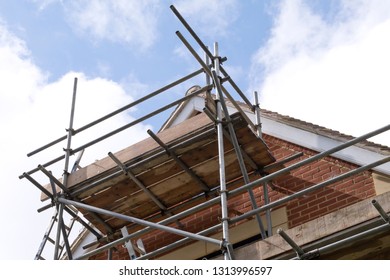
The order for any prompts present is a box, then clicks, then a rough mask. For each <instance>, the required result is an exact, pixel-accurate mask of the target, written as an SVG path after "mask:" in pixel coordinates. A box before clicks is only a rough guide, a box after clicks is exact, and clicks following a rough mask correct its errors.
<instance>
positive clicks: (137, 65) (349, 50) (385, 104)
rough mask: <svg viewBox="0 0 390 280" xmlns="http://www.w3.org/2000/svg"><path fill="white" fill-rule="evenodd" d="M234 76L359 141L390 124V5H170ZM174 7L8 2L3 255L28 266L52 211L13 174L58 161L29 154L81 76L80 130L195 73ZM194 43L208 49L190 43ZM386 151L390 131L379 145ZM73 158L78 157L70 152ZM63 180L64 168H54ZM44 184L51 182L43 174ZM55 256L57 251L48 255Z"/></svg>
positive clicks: (1, 26) (54, 127) (61, 123)
mask: <svg viewBox="0 0 390 280" xmlns="http://www.w3.org/2000/svg"><path fill="white" fill-rule="evenodd" d="M172 3H173V4H174V5H175V6H176V8H177V9H178V10H179V11H180V12H181V13H182V14H183V16H184V17H185V18H186V19H187V21H188V22H189V23H190V24H191V26H192V27H193V28H194V29H195V30H196V32H197V33H198V35H199V36H200V37H201V38H202V40H203V41H204V42H205V44H206V45H209V46H212V45H213V43H214V42H215V41H217V42H218V43H219V47H220V55H221V56H226V57H227V58H228V61H227V62H225V63H224V66H225V68H226V69H227V71H228V73H229V74H230V75H231V77H232V78H233V79H234V80H235V81H236V83H237V84H238V85H239V86H240V88H241V89H242V90H243V91H244V92H245V93H246V94H247V95H248V97H249V98H251V96H252V92H253V91H254V90H257V91H258V92H260V93H261V106H262V107H263V108H266V109H269V110H273V111H277V112H279V113H282V114H285V115H289V116H292V117H295V118H299V119H302V120H305V121H309V122H312V123H315V124H319V125H322V126H326V127H328V128H332V129H335V130H339V131H341V132H344V133H347V134H351V135H354V136H359V135H361V134H364V133H366V132H369V131H371V130H374V129H376V128H379V127H382V126H384V125H386V124H388V123H389V120H390V118H389V113H388V111H389V110H388V108H389V101H390V98H389V92H390V78H389V77H388V75H389V73H390V71H389V70H390V69H389V68H390V51H389V50H390V1H387V0H353V1H352V0H350V1H348V0H339V1H336V0H329V1H320V0H312V1H309V0H307V1H304V0H292V1H270V0H264V1H260V0H248V1H238V0H207V1H206V0H196V1H193V0H178V1H172ZM169 4H170V3H168V2H165V1H158V0H145V1H135V0H134V1H125V0H105V1H103V0H95V1H89V0H88V1H87V0H80V1H62V0H16V1H8V0H0V128H1V130H2V132H1V134H0V152H1V160H0V167H1V169H0V170H1V171H0V179H1V186H0V205H1V211H0V220H1V224H2V226H1V228H2V230H1V231H0V240H2V242H1V243H0V259H32V258H33V257H34V255H35V253H36V251H37V249H38V246H39V244H40V241H41V239H42V237H43V234H44V232H45V230H46V227H47V225H48V222H49V218H50V215H51V214H52V213H51V210H48V211H45V212H43V213H41V214H38V213H37V211H36V210H37V209H38V208H40V207H42V206H43V205H45V204H42V203H41V202H40V201H39V195H40V192H39V190H38V189H36V188H35V187H34V186H32V185H31V184H30V183H29V182H28V181H26V180H19V179H18V176H19V175H20V174H22V173H23V172H24V171H28V170H30V169H32V168H34V167H36V166H37V165H38V164H39V163H44V162H47V161H48V160H50V159H52V158H54V157H57V156H60V155H62V154H63V151H62V149H63V148H64V147H65V143H61V144H59V145H57V146H54V147H52V148H51V149H48V150H47V151H44V152H42V153H40V154H38V155H36V156H33V157H31V158H27V157H26V154H27V153H28V152H30V151H32V150H34V149H35V148H38V147H40V146H41V145H43V144H46V143H48V142H49V141H51V140H54V139H56V138H57V137H59V136H62V135H64V134H65V128H66V127H67V126H68V125H69V113H70V104H71V95H72V90H73V81H74V78H75V77H77V78H78V91H77V100H76V112H75V123H74V126H75V128H78V127H80V126H82V125H84V124H86V123H88V122H89V121H91V120H93V119H96V118H98V117H100V116H102V115H104V114H105V113H108V112H111V111H113V110H114V109H117V108H119V107H121V106H123V105H125V104H128V103H130V102H131V101H132V100H136V99H138V98H140V97H142V96H143V95H145V94H147V93H150V92H152V91H153V90H156V89H158V88H160V87H162V86H164V85H166V84H168V83H170V82H172V81H174V80H176V79H178V78H180V77H182V76H184V75H186V74H189V73H191V72H192V71H195V70H197V69H199V65H197V62H196V61H195V60H194V59H193V57H192V56H191V54H189V52H188V51H187V49H186V48H185V47H184V46H183V45H182V43H181V41H180V40H179V39H178V38H177V36H176V35H175V31H176V30H180V31H181V32H182V33H183V34H184V36H185V37H186V38H187V39H188V40H190V39H191V38H190V36H189V35H188V33H187V32H186V31H185V29H184V27H183V26H182V25H181V24H180V22H179V21H178V20H177V18H176V17H175V16H174V14H173V13H172V12H171V10H170V9H169ZM190 42H191V43H192V44H193V46H194V47H195V49H197V50H199V47H198V46H196V44H194V43H193V41H192V40H190ZM203 83H204V77H203V76H199V77H196V78H195V79H193V80H191V81H189V82H186V83H185V84H183V85H180V86H178V87H175V88H173V89H171V90H170V91H168V92H165V93H163V94H162V95H161V96H159V97H156V98H154V99H152V100H151V101H150V102H148V104H145V105H144V106H138V107H137V108H134V109H132V110H130V111H128V112H126V113H124V114H122V115H119V116H117V117H115V118H113V119H112V120H110V121H108V122H106V123H102V124H101V125H99V126H98V127H96V129H91V131H90V132H88V133H85V135H84V133H83V134H82V135H81V134H80V136H76V137H74V141H73V143H72V146H73V147H77V146H79V145H81V144H84V143H85V142H86V141H89V140H92V139H94V138H96V137H97V136H100V135H102V133H105V132H109V131H110V130H112V129H115V128H117V127H119V126H121V125H123V124H125V123H128V122H130V121H131V120H134V119H136V118H138V117H140V116H142V115H143V114H144V113H145V112H150V110H151V109H155V108H158V107H160V106H161V105H163V104H167V103H169V102H171V101H173V100H175V99H177V98H178V97H182V96H183V95H184V93H185V91H186V90H187V89H188V88H189V87H190V86H192V85H194V84H200V85H202V84H203ZM165 117H166V115H163V116H159V117H158V118H154V119H151V120H149V121H146V122H144V123H141V124H140V125H138V126H136V127H134V128H132V129H130V130H128V131H125V132H123V133H120V134H118V135H117V136H116V137H114V138H113V139H112V140H109V141H104V142H102V143H101V144H99V145H97V147H96V148H95V149H89V150H87V151H86V152H85V155H84V157H83V160H82V164H83V163H84V164H86V163H88V162H91V161H93V160H96V159H98V158H101V157H103V156H105V155H106V154H107V152H108V151H113V152H115V151H117V150H119V149H122V148H124V147H126V146H128V145H129V144H130V143H132V142H134V141H137V140H139V139H141V138H142V137H145V131H146V130H147V129H152V130H154V131H157V130H158V129H159V126H160V125H161V124H162V123H163V121H164V120H165ZM373 140H375V141H376V142H378V143H381V144H385V145H389V144H390V133H386V134H384V135H383V136H381V137H376V138H374V139H373ZM72 160H73V158H72ZM52 168H53V169H52V171H53V173H55V174H56V175H57V176H61V172H62V171H61V168H63V166H57V165H56V166H53V167H52ZM36 179H38V180H43V182H44V181H45V180H44V177H39V175H38V176H36ZM48 257H49V258H51V256H48Z"/></svg>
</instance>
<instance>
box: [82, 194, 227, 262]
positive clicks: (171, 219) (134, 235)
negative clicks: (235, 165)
mask: <svg viewBox="0 0 390 280" xmlns="http://www.w3.org/2000/svg"><path fill="white" fill-rule="evenodd" d="M218 202H220V197H215V198H212V199H210V200H208V201H205V202H204V203H202V204H198V205H196V206H194V207H192V208H190V209H187V210H185V211H183V212H181V213H178V214H176V215H174V216H172V217H169V218H167V219H165V220H163V221H160V222H158V224H162V225H166V224H170V223H172V222H174V221H175V220H178V219H181V218H183V217H185V216H188V215H190V214H192V213H195V212H197V211H200V210H203V209H204V208H207V207H210V206H212V205H214V204H217V203H218ZM151 230H153V228H151V227H147V228H144V229H141V230H139V231H137V232H134V233H132V234H129V235H128V236H126V237H122V238H120V239H117V240H115V241H112V242H111V243H109V244H106V245H103V246H101V247H99V248H97V249H95V250H92V251H90V252H88V253H86V254H84V255H83V256H80V257H79V258H78V259H85V258H89V257H90V256H93V255H96V254H99V253H100V252H103V251H105V250H107V249H108V248H112V247H114V246H116V245H119V244H122V243H124V242H126V241H127V240H129V239H131V238H137V237H139V236H141V235H143V234H145V233H148V232H149V231H151Z"/></svg>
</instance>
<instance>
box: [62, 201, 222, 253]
mask: <svg viewBox="0 0 390 280" xmlns="http://www.w3.org/2000/svg"><path fill="white" fill-rule="evenodd" d="M58 201H59V202H61V203H65V204H69V205H73V206H75V207H79V208H83V209H86V210H89V211H92V212H96V213H99V214H102V215H109V216H112V217H114V218H118V219H121V220H124V221H128V222H131V223H135V224H139V225H142V226H145V227H151V228H154V229H159V230H162V231H166V232H169V233H173V234H177V235H182V236H185V237H190V238H192V239H194V240H199V241H205V242H209V243H212V244H216V245H219V246H221V245H222V242H221V241H220V240H216V239H214V238H210V237H205V236H198V235H196V234H194V233H191V232H186V231H184V230H180V229H176V228H171V227H168V226H164V225H161V224H156V223H152V222H149V221H145V220H142V219H138V218H135V217H131V216H126V215H123V214H119V213H115V212H113V211H109V210H105V209H102V208H98V207H95V206H91V205H87V204H84V203H80V202H76V201H72V200H68V199H65V198H62V197H60V198H58ZM129 236H130V235H129ZM127 237H128V236H127Z"/></svg>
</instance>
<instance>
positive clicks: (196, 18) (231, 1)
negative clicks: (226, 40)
mask: <svg viewBox="0 0 390 280" xmlns="http://www.w3.org/2000/svg"><path fill="white" fill-rule="evenodd" d="M238 3H239V2H238V1H237V0H214V1H209V0H196V1H192V0H179V1H176V3H174V5H175V7H176V8H177V10H178V11H179V13H180V14H181V15H182V16H183V17H184V18H185V19H186V21H188V22H189V24H190V25H191V26H192V25H193V26H192V27H193V28H194V29H195V30H197V31H199V35H203V36H207V37H208V38H215V36H217V35H222V36H226V35H227V34H229V32H228V28H229V26H231V25H232V24H233V23H234V21H235V20H236V19H237V18H238V16H239V11H238V7H239V4H238Z"/></svg>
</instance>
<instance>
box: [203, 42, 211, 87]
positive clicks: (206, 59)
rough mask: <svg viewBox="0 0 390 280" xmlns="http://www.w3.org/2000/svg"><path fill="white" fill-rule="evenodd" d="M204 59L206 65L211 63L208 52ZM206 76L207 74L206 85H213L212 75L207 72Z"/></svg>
mask: <svg viewBox="0 0 390 280" xmlns="http://www.w3.org/2000/svg"><path fill="white" fill-rule="evenodd" d="M207 49H209V48H207ZM204 61H205V62H206V65H210V57H209V56H208V55H207V53H206V52H205V53H204ZM205 76H206V85H211V79H210V76H209V75H208V74H207V73H205Z"/></svg>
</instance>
